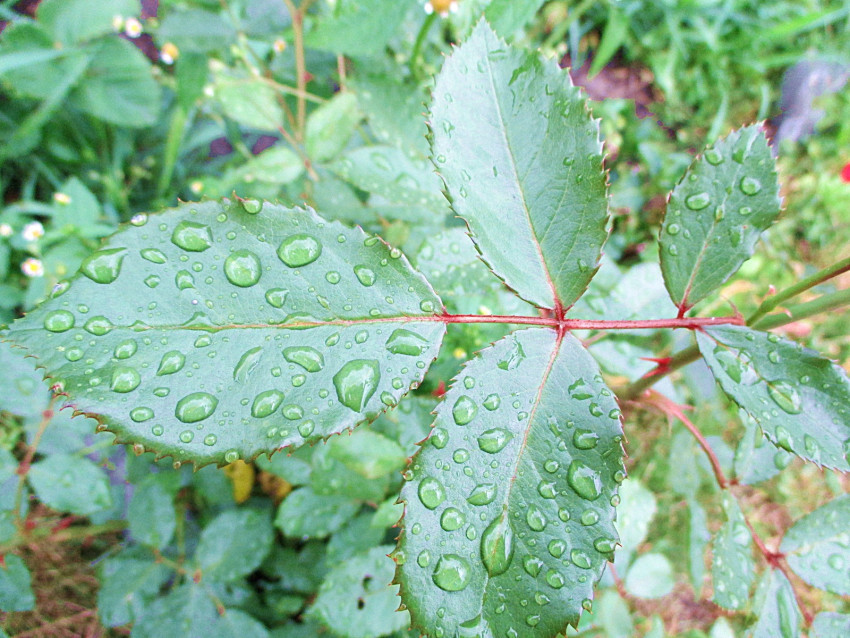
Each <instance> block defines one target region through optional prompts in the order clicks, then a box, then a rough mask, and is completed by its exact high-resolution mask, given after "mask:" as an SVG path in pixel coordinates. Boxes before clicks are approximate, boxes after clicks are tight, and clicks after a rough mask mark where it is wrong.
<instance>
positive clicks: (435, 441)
mask: <svg viewBox="0 0 850 638" xmlns="http://www.w3.org/2000/svg"><path fill="white" fill-rule="evenodd" d="M428 440H429V441H430V442H431V445H433V446H434V447H435V448H437V449H438V450H442V449H443V448H444V447H446V443H448V442H449V433H448V432H447V431H446V429H445V428H434V430H433V432H431V437H430V438H429V439H428Z"/></svg>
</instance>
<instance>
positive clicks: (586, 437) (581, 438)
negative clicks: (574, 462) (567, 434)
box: [573, 415, 619, 450]
mask: <svg viewBox="0 0 850 638" xmlns="http://www.w3.org/2000/svg"><path fill="white" fill-rule="evenodd" d="M617 416H619V415H617ZM598 442H599V435H598V434H597V433H596V432H592V431H591V430H582V429H577V430H576V431H575V432H573V445H575V446H576V447H577V448H578V449H579V450H592V449H593V448H595V447H596V444H597V443H598Z"/></svg>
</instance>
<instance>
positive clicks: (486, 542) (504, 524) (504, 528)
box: [481, 510, 514, 576]
mask: <svg viewBox="0 0 850 638" xmlns="http://www.w3.org/2000/svg"><path fill="white" fill-rule="evenodd" d="M513 555H514V531H513V529H512V528H511V524H510V521H509V520H508V515H507V510H502V513H501V514H500V515H499V516H497V517H496V518H495V519H494V520H493V521H492V522H491V523H490V524H489V525H488V526H487V529H486V530H484V533H483V534H481V562H483V563H484V567H485V568H486V569H487V573H488V574H490V576H498V575H499V574H504V573H505V572H506V571H507V570H508V567H509V566H510V564H511V559H512V558H513Z"/></svg>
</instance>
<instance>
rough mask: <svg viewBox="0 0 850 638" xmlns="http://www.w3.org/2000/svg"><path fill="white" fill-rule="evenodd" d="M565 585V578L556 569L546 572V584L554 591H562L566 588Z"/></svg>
mask: <svg viewBox="0 0 850 638" xmlns="http://www.w3.org/2000/svg"><path fill="white" fill-rule="evenodd" d="M564 583H565V581H564V577H563V576H562V575H561V574H560V572H557V571H555V570H554V569H550V570H549V571H547V572H546V584H547V585H549V587H551V588H552V589H560V588H561V587H563V586H564Z"/></svg>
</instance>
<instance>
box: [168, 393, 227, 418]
mask: <svg viewBox="0 0 850 638" xmlns="http://www.w3.org/2000/svg"><path fill="white" fill-rule="evenodd" d="M217 405H218V399H216V398H215V397H214V396H213V395H211V394H208V393H206V392H193V393H192V394H187V395H186V396H185V397H183V398H182V399H180V400H179V401H178V402H177V407H176V408H175V410H174V416H176V417H177V418H178V419H180V420H181V421H183V423H197V422H198V421H203V420H204V419H206V418H207V417H209V416H210V415H211V414H212V413H213V412H215V408H216V406H217Z"/></svg>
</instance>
